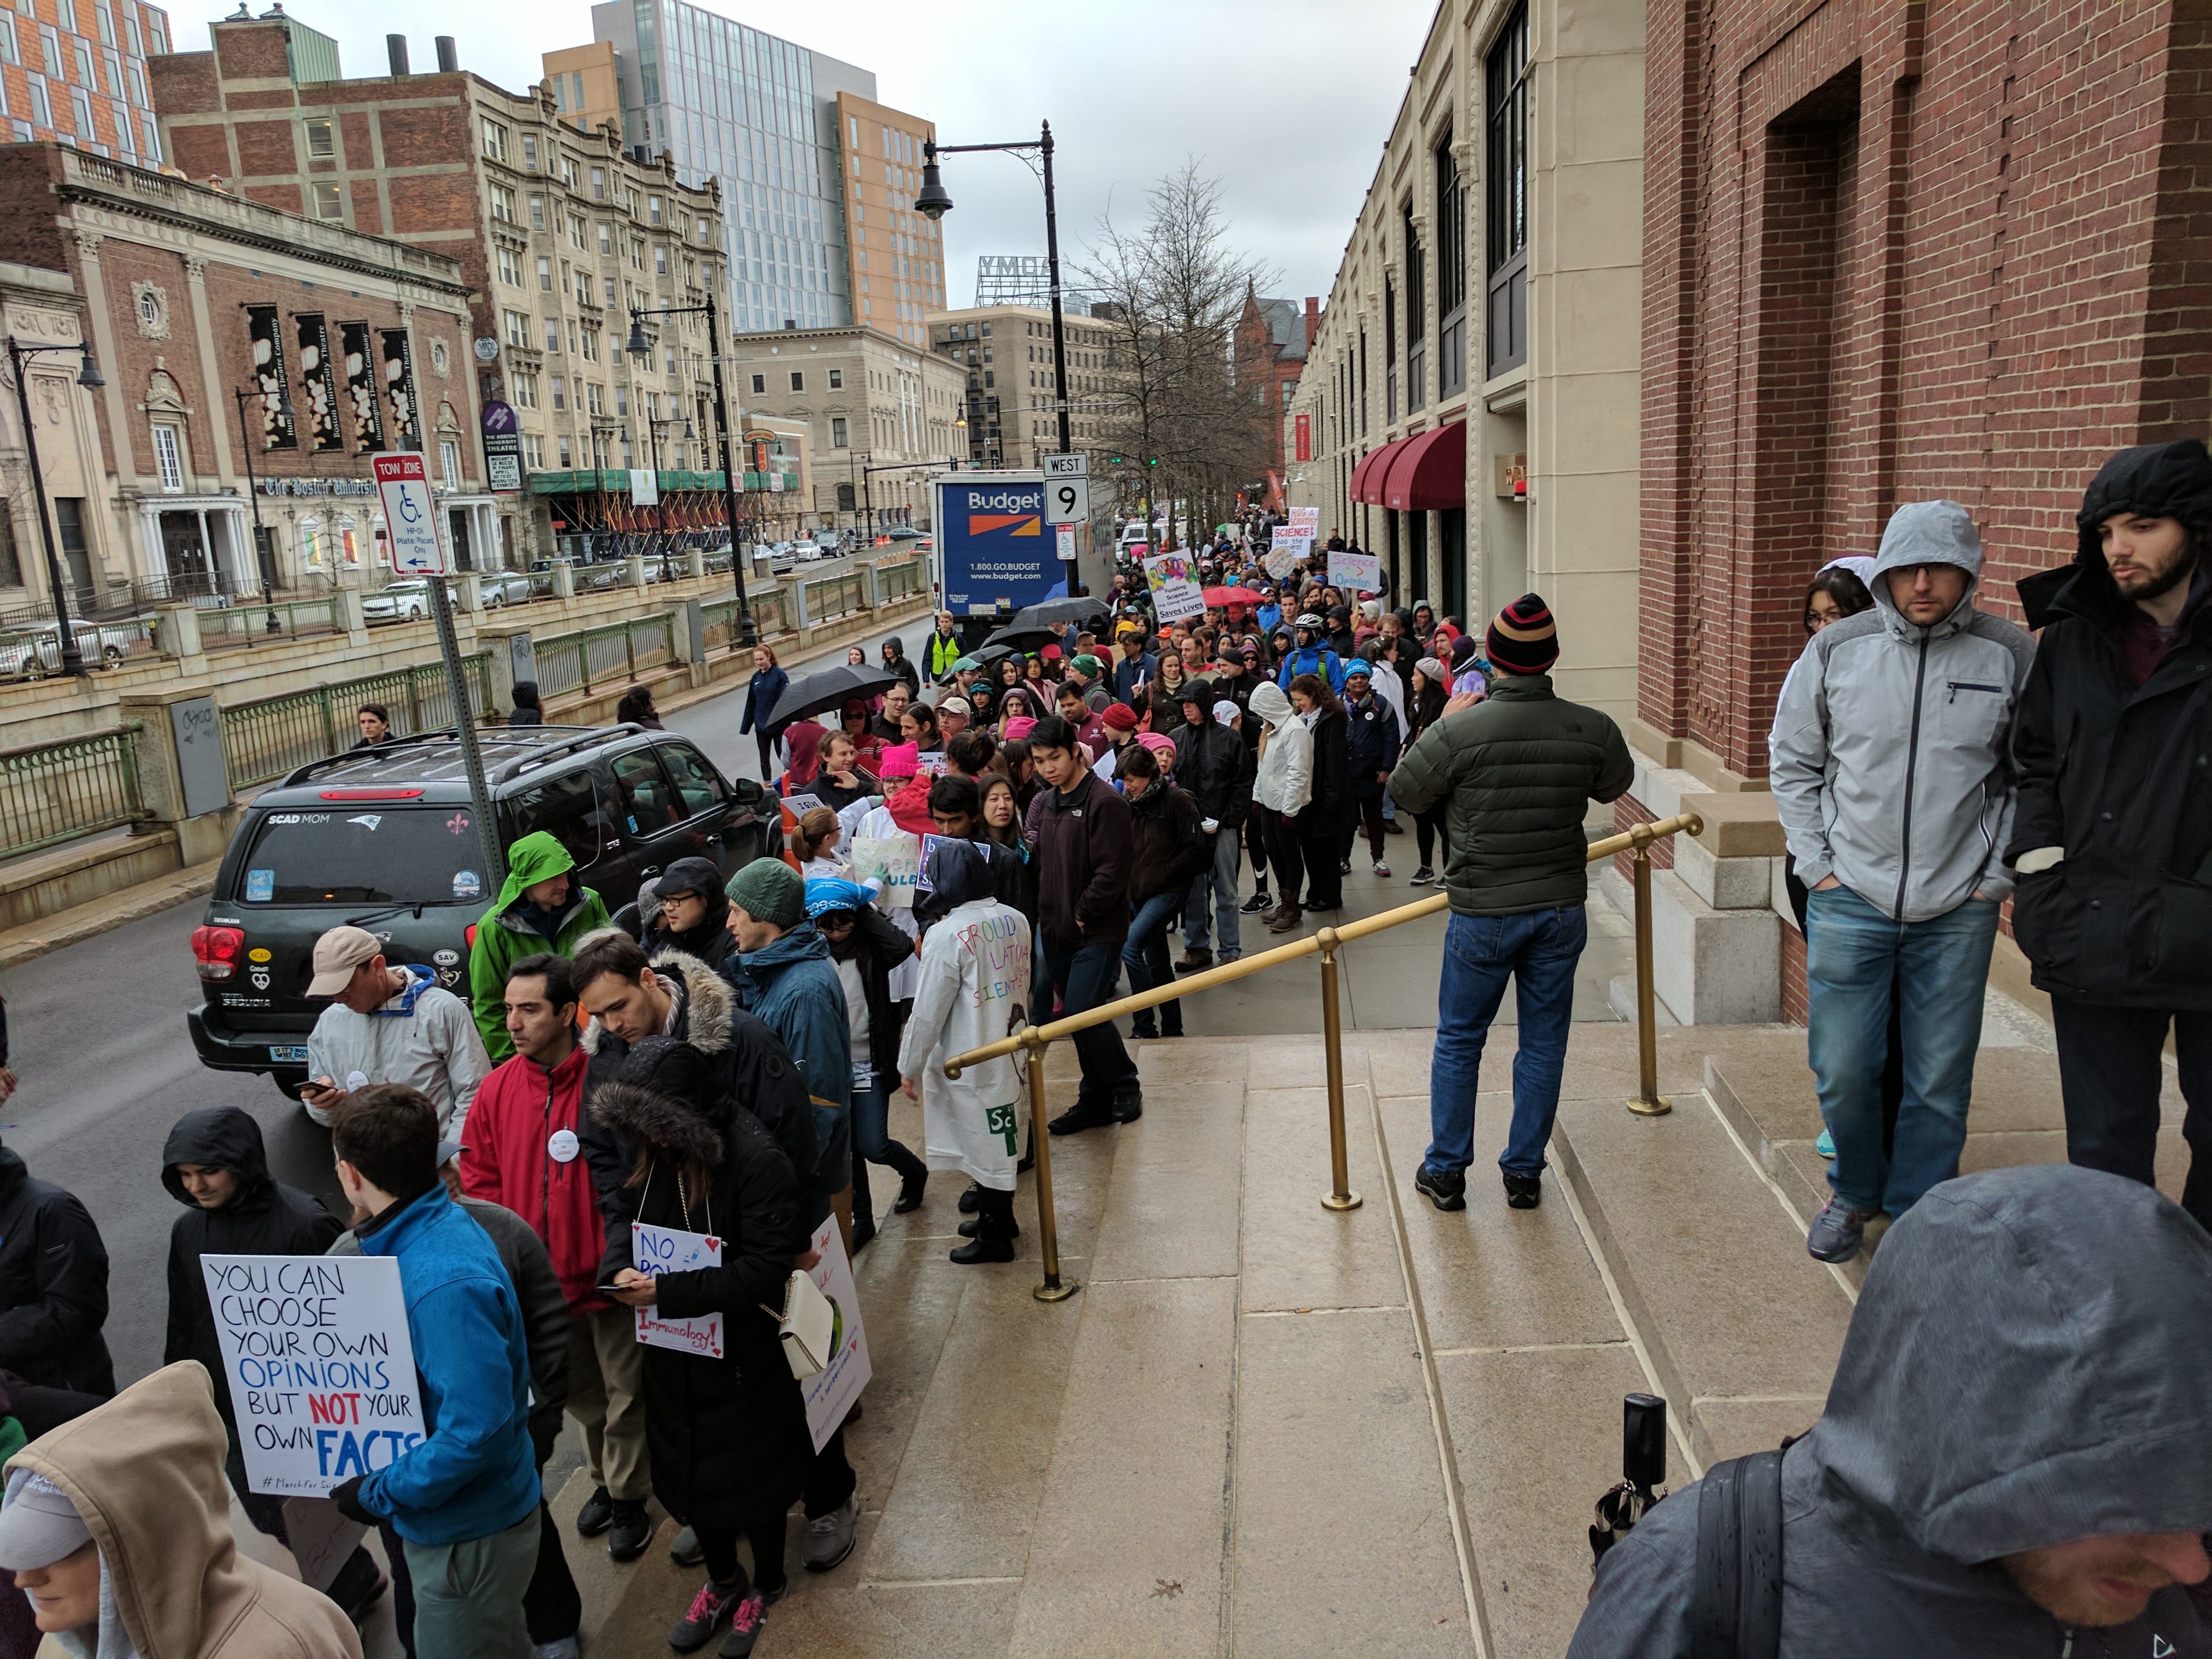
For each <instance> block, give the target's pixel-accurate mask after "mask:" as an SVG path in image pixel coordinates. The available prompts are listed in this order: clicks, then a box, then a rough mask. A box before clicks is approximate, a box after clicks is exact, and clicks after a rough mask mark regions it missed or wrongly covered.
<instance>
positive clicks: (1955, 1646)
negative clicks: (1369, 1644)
mask: <svg viewBox="0 0 2212 1659" xmlns="http://www.w3.org/2000/svg"><path fill="white" fill-rule="evenodd" d="M2208 1375H2212V1237H2207V1235H2206V1234H2205V1232H2204V1231H2203V1229H2202V1228H2201V1227H2199V1226H2198V1225H2197V1224H2196V1222H2194V1221H2193V1220H2191V1218H2189V1216H2188V1215H2187V1214H2186V1213H2185V1212H2184V1211H2182V1210H2181V1209H2180V1208H2179V1206H2176V1205H2174V1204H2172V1203H2170V1202H2168V1201H2167V1200H2166V1199H2164V1198H2161V1197H2160V1196H2159V1194H2157V1193H2156V1192H2155V1191H2154V1190H2153V1189H2152V1188H2148V1187H2145V1186H2142V1185H2140V1184H2139V1183H2136V1182H2130V1181H2128V1180H2125V1179H2124V1178H2123V1177H2121V1176H2112V1175H2106V1174H2104V1173H2102V1172H2100V1171H2098V1170H2078V1169H2075V1168H2073V1167H2071V1166H2069V1165H2067V1164H2030V1165H2027V1166H2025V1167H2022V1168H2018V1169H2010V1170H1994V1171H1991V1172H1990V1173H1989V1174H1986V1175H1977V1176H1966V1178H1964V1179H1962V1180H1958V1181H1948V1182H1944V1183H1943V1184H1942V1185H1941V1186H1939V1187H1937V1188H1935V1189H1934V1190H1932V1191H1931V1192H1929V1194H1928V1195H1927V1197H1925V1198H1923V1199H1922V1200H1920V1202H1919V1203H1917V1204H1916V1205H1914V1206H1912V1208H1911V1210H1909V1211H1908V1212H1906V1213H1905V1215H1904V1216H1903V1217H1902V1218H1900V1219H1899V1221H1898V1223H1897V1225H1895V1226H1894V1227H1893V1228H1892V1229H1891V1230H1890V1232H1889V1236H1888V1237H1887V1238H1886V1239H1884V1240H1883V1242H1882V1246H1881V1252H1880V1253H1879V1254H1878V1255H1876V1256H1875V1261H1874V1266H1873V1267H1872V1268H1871V1269H1870V1270H1869V1272H1868V1274H1867V1281H1866V1289H1865V1291H1864V1293H1863V1295H1862V1296H1861V1297H1860V1299H1859V1305H1858V1310H1857V1313H1856V1314H1855V1315H1854V1316H1852V1319H1851V1325H1850V1332H1849V1334H1847V1335H1846V1336H1845V1337H1844V1352H1843V1355H1842V1357H1841V1358H1840V1359H1839V1360H1838V1362H1837V1365H1836V1376H1835V1382H1834V1383H1833V1385H1832V1387H1831V1389H1830V1390H1829V1393H1828V1403H1827V1409H1826V1413H1825V1414H1824V1415H1823V1416H1822V1417H1821V1419H1820V1422H1819V1423H1818V1424H1817V1425H1814V1429H1813V1431H1812V1432H1811V1433H1810V1434H1808V1435H1807V1436H1806V1437H1805V1438H1803V1439H1802V1440H1801V1441H1799V1442H1798V1443H1796V1445H1794V1446H1792V1447H1791V1448H1790V1450H1789V1452H1788V1453H1787V1454H1786V1455H1784V1459H1783V1466H1782V1468H1783V1474H1782V1511H1783V1545H1782V1574H1783V1601H1782V1653H1783V1656H1784V1659H1831V1656H1834V1655H1838V1654H1847V1653H1848V1654H1886V1655H1887V1654H1894V1655H1908V1654H1909V1655H1911V1656H1913V1659H1952V1656H1961V1659H1963V1656H1966V1655H1974V1656H1983V1655H1991V1654H2002V1655H2005V1656H2007V1659H2060V1656H2061V1655H2070V1656H2071V1659H2103V1656H2106V1655H2112V1656H2119V1655H2129V1656H2134V1655H2142V1656H2150V1655H2154V1654H2156V1655H2161V1656H2163V1655H2171V1656H2173V1659H2205V1656H2207V1655H2212V1634H2209V1633H2208V1631H2207V1628H2206V1626H2205V1625H2204V1623H2203V1618H2202V1616H2201V1615H2200V1614H2199V1613H2198V1612H2197V1606H2196V1603H2195V1600H2194V1598H2192V1597H2191V1595H2189V1594H2188V1593H2187V1592H2186V1591H2185V1590H2184V1589H2180V1588H2179V1587H2178V1586H2169V1587H2168V1588H2166V1589H2162V1590H2160V1591H2159V1592H2158V1593H2157V1594H2155V1595H2154V1596H2152V1598H2151V1601H2150V1605H2149V1607H2148V1609H2146V1611H2145V1612H2144V1613H2142V1616H2141V1617H2140V1618H2138V1619H2136V1620H2135V1621H2134V1622H2132V1623H2130V1624H2127V1625H2123V1626H2113V1627H2108V1628H2105V1629H2100V1630H2091V1629H2087V1628H2083V1629H2080V1630H2071V1631H2069V1629H2068V1628H2067V1627H2065V1626H2062V1625H2061V1624H2060V1623H2059V1621H2058V1620H2057V1619H2056V1618H2054V1617H2053V1616H2052V1615H2051V1614H2050V1613H2046V1612H2045V1611H2044V1610H2043V1609H2042V1608H2041V1607H2038V1606H2036V1605H2035V1604H2034V1603H2033V1602H2032V1601H2029V1600H2028V1599H2027V1597H2026V1596H2025V1595H2021V1592H2020V1591H2019V1590H2018V1589H2015V1587H2014V1584H2013V1582H2012V1579H2011V1577H2009V1576H2008V1574H2007V1573H2006V1571H2005V1570H2004V1569H2003V1567H2002V1565H1998V1562H1997V1558H1998V1557H2000V1556H2003V1555H2010V1554H2014V1553H2018V1552H2020V1551H2022V1550H2029V1549H2039V1548H2043V1547H2047V1546H2049V1545H2053V1544H2061V1543H2065V1542H2068V1541H2071V1540H2073V1539H2076V1538H2085V1537H2090V1536H2095V1535H2100V1534H2116V1533H2137V1532H2182V1531H2202V1530H2204V1529H2206V1528H2212V1390H2208V1389H2206V1388H2205V1386H2204V1379H2205V1377H2206V1376H2208ZM1697 1547H1698V1488H1697V1487H1696V1486H1690V1487H1688V1488H1686V1489H1685V1490H1684V1491H1682V1492H1677V1493H1675V1494H1674V1496H1672V1497H1670V1498H1668V1499H1666V1501H1664V1502H1663V1503H1662V1504H1659V1505H1658V1506H1657V1507H1656V1509H1654V1510H1652V1511H1651V1513H1650V1516H1648V1517H1647V1518H1646V1519H1645V1520H1644V1523H1643V1524H1642V1525H1640V1526H1639V1527H1638V1528H1636V1530H1635V1531H1634V1532H1632V1533H1631V1534H1629V1535H1628V1537H1627V1538H1626V1539H1625V1540H1624V1541H1622V1542H1621V1543H1620V1544H1619V1545H1617V1546H1616V1547H1614V1548H1613V1549H1612V1550H1610V1551H1609V1552H1607V1554H1606V1557H1605V1559H1604V1562H1603V1564H1602V1565H1601V1566H1600V1568H1599V1570H1598V1575H1597V1589H1596V1592H1595V1595H1593V1596H1592V1597H1591V1600H1590V1605H1589V1609H1588V1611H1587V1612H1585V1613H1584V1614H1583V1621H1582V1625H1581V1627H1580V1628H1579V1629H1578V1630H1577V1632H1575V1639H1574V1642H1573V1644H1572V1645H1571V1647H1570V1648H1569V1649H1568V1650H1567V1651H1568V1656H1569V1659H1678V1656H1682V1655H1686V1654H1687V1653H1688V1652H1689V1651H1690V1643H1689V1618H1690V1604H1691V1601H1692V1591H1693V1583H1694V1576H1695V1571H1696V1559H1697Z"/></svg>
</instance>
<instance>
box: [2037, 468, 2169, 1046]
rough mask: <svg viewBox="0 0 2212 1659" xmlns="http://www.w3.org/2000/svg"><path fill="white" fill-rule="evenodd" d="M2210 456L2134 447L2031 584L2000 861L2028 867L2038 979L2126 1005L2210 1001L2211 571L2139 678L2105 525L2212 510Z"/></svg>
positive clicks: (2093, 491) (2094, 492)
mask: <svg viewBox="0 0 2212 1659" xmlns="http://www.w3.org/2000/svg"><path fill="white" fill-rule="evenodd" d="M2208 496H2212V458H2208V457H2207V455H2206V453H2205V450H2204V446H2203V444H2201V443H2199V442H2198V441H2196V440H2195V439H2190V440H2187V441H2184V442H2181V443H2176V444H2162V445H2158V446H2155V447H2148V448H2143V449H2130V450H2126V451H2124V452H2122V453H2120V454H2118V455H2116V456H2114V457H2113V458H2112V459H2111V460H2110V461H2108V462H2106V465H2105V467H2104V470H2103V471H2100V472H2099V473H2098V475H2097V477H2096V481H2095V482H2094V483H2092V484H2091V485H2090V487H2089V491H2088V494H2087V497H2086V498H2085V499H2084V501H2083V502H2082V506H2081V513H2080V515H2079V520H2078V522H2079V524H2080V527H2081V544H2080V548H2079V550H2078V551H2077V552H2076V553H2075V556H2074V562H2073V564H2072V565H2070V566H2069V567H2066V568H2062V569H2059V570H2052V571H2045V572H2044V573H2043V574H2040V575H2037V576H2031V577H2029V578H2028V579H2027V580H2025V581H2023V582H2021V585H2020V589H2021V599H2022V600H2023V601H2024V602H2025V603H2026V605H2027V613H2028V621H2029V623H2030V624H2031V625H2032V626H2040V627H2041V628H2042V629H2043V636H2042V638H2041V640H2040V641H2039V643H2038V644H2037V647H2036V652H2035V663H2034V665H2033V667H2032V668H2031V669H2029V671H2028V676H2027V685H2026V686H2025V687H2024V688H2023V689H2022V690H2021V697H2020V706H2019V708H2018V709H2017V710H2016V711H2015V714H2014V724H2013V762H2014V765H2015V769H2016V771H2017V773H2018V775H2019V780H2020V783H2019V790H2020V793H2019V798H2018V799H2019V804H2018V805H2017V807H2016V808H2015V812H2014V817H2013V827H2012V840H2011V842H2010V843H2009V844H2008V846H2007V847H2006V848H2005V855H2004V856H2005V862H2006V863H2007V864H2014V863H2016V862H2017V861H2018V860H2019V858H2020V856H2021V854H2023V853H2028V852H2033V851H2034V850H2035V849H2036V848H2044V847H2063V848H2065V849H2066V857H2065V860H2064V861H2063V863H2060V864H2058V865H2057V866H2054V867H2052V868H2051V869H2049V870H2045V871H2040V872H2035V873H2033V874H2027V875H2021V876H2020V877H2019V878H2018V884H2017V886H2016V887H2015V890H2014V895H2013V908H2012V918H2013V937H2014V938H2015V940H2016V941H2017V942H2018V943H2019V945H2020V948H2021V951H2023V952H2025V953H2026V955H2027V959H2028V963H2029V964H2030V966H2031V967H2032V969H2033V977H2034V981H2035V984H2036V986H2037V987H2038V988H2039V989H2040V990H2044V991H2048V992H2051V993H2054V994H2058V995H2062V996H2071V997H2076V998H2079V999H2081V1000H2084V1001H2087V1002H2093V1003H2102V1004H2106V1005H2112V1006H2130V1007H2150V1008H2166V1009H2207V1008H2212V575H2208V574H2207V573H2206V572H2205V571H2204V570H2203V569H2202V568H2200V569H2199V570H2198V571H2197V576H2196V579H2195V591H2194V592H2192V593H2191V597H2190V600H2189V604H2188V605H2187V607H2186V609H2185V610H2184V611H2183V613H2182V617H2181V623H2180V632H2179V638H2178V639H2177V640H2176V641H2175V642H2174V645H2173V647H2172V650H2171V652H2169V653H2167V655H2166V659H2165V660H2164V661H2162V662H2160V664H2159V665H2158V667H2157V669H2156V671H2154V672H2153V673H2152V675H2151V676H2150V678H2148V680H2146V681H2144V682H2143V684H2142V686H2141V687H2137V686H2136V684H2134V682H2133V681H2132V680H2131V678H2130V676H2129V673H2128V666H2127V656H2126V653H2125V650H2124V646H2123V643H2122V638H2123V630H2124V629H2125V627H2126V626H2127V623H2128V622H2129V618H2130V611H2133V609H2134V607H2133V605H2130V603H2129V602H2128V601H2127V600H2125V599H2123V598H2122V597H2121V595H2120V592H2119V589H2118V587H2117V586H2115V585H2114V584H2113V581H2112V573H2111V571H2110V570H2109V569H2108V568H2106V563H2105V556H2104V553H2103V550H2102V549H2101V548H2100V545H2099V542H2098V534H2097V527H2098V526H2099V525H2100V524H2101V523H2102V522H2103V521H2104V520H2105V519H2106V518H2108V517H2109V516H2111V515H2112V513H2118V512H2133V513H2141V514H2142V515H2144V516H2146V517H2157V518H2162V517H2167V516H2179V517H2180V518H2182V519H2183V520H2185V521H2198V522H2201V521H2203V520H2205V519H2206V518H2208V517H2212V500H2208V499H2207V497H2208Z"/></svg>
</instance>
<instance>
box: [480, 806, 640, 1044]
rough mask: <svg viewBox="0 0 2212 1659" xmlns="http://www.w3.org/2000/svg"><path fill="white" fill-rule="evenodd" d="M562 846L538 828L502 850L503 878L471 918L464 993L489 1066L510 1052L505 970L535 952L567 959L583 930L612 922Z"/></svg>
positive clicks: (611, 924)
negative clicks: (473, 935) (473, 929)
mask: <svg viewBox="0 0 2212 1659" xmlns="http://www.w3.org/2000/svg"><path fill="white" fill-rule="evenodd" d="M575 867H576V860H574V859H573V858H571V857H569V856H568V848H565V847H563V846H562V845H561V843H560V842H558V841H556V839H555V838H554V837H553V836H550V835H548V834H547V833H546V832H545V831H544V830H543V829H540V830H538V831H536V832H534V833H532V834H531V835H527V836H524V837H523V838H522V839H521V840H520V841H519V842H515V843H514V845H513V846H512V847H510V848H507V884H506V885H504V886H503V887H501V889H500V890H499V897H498V898H497V899H496V900H495V901H494V902H493V904H492V907H491V908H490V909H489V910H487V911H485V912H484V913H483V915H482V916H480V917H478V918H477V941H476V945H475V948H474V949H472V950H471V951H470V952H469V997H470V1000H471V1003H472V1005H473V1006H474V1008H475V1012H476V1017H477V1030H479V1031H481V1032H483V1040H484V1048H485V1050H486V1052H488V1053H489V1054H490V1056H491V1063H492V1064H493V1065H495V1066H496V1065H498V1064H499V1063H500V1062H501V1061H502V1060H511V1059H513V1056H514V1044H513V1041H512V1040H511V1039H510V1038H509V1037H508V1036H507V969H509V968H511V967H513V965H514V964H515V963H518V962H520V961H521V960H522V958H523V957H534V956H536V955H537V954H538V952H539V951H552V952H553V953H554V954H555V955H556V956H563V957H574V955H575V954H576V946H577V945H578V943H579V942H580V941H581V940H582V939H583V938H584V936H585V935H586V933H594V932H597V931H598V930H599V928H602V927H613V926H614V922H613V920H612V918H611V917H610V916H609V915H607V907H606V906H605V905H604V904H602V903H600V902H599V895H598V894H597V893H595V892H593V891H592V890H591V889H590V888H588V887H586V886H585V885H584V884H582V883H581V882H579V881H577V880H575V879H574V878H572V877H571V876H570V875H569V873H568V872H570V871H572V870H574V868H575Z"/></svg>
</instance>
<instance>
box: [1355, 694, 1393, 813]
mask: <svg viewBox="0 0 2212 1659" xmlns="http://www.w3.org/2000/svg"><path fill="white" fill-rule="evenodd" d="M1344 712H1345V723H1346V726H1347V728H1348V736H1347V738H1346V747H1347V749H1348V750H1349V751H1350V753H1349V765H1350V767H1351V769H1352V793H1353V794H1354V795H1356V796H1358V798H1359V799H1361V800H1373V799H1376V797H1377V796H1379V795H1380V794H1382V793H1383V776H1382V775H1383V774H1384V773H1387V772H1388V771H1389V769H1391V768H1392V767H1394V766H1395V765H1396V764H1397V763H1398V756H1399V753H1400V751H1401V750H1403V749H1404V747H1405V743H1404V740H1403V739H1402V738H1401V737H1400V736H1399V733H1398V712H1397V710H1395V708H1391V707H1390V705H1389V703H1387V702H1383V699H1382V698H1381V697H1379V696H1370V697H1369V698H1368V699H1367V702H1365V703H1364V705H1360V704H1354V703H1351V702H1347V703H1346V704H1345V705H1344Z"/></svg>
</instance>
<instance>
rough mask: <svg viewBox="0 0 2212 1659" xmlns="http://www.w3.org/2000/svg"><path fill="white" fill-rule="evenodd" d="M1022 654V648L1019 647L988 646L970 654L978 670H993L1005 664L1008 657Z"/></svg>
mask: <svg viewBox="0 0 2212 1659" xmlns="http://www.w3.org/2000/svg"><path fill="white" fill-rule="evenodd" d="M1021 654H1022V648H1021V647H1019V646H1018V645H990V644H986V645H983V646H981V647H977V648H976V649H975V650H974V651H971V652H970V653H969V659H971V660H972V661H973V662H974V663H975V666H976V667H978V668H993V667H996V666H997V665H999V664H1000V663H1002V662H1004V661H1005V660H1006V659H1007V658H1008V657H1018V656H1020V655H1021Z"/></svg>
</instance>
